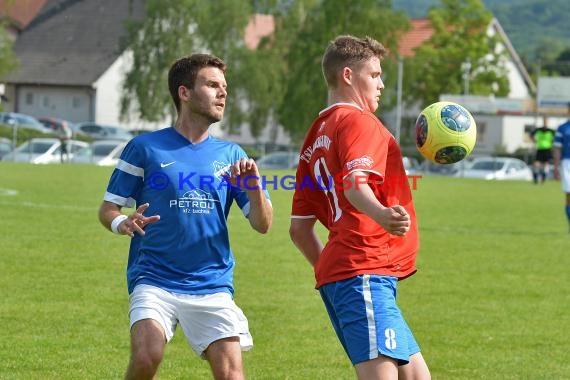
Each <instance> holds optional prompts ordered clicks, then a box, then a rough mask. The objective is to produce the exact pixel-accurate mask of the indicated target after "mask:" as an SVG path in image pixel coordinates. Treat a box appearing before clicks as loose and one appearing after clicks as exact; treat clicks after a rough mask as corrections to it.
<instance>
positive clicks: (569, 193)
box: [554, 102, 570, 232]
mask: <svg viewBox="0 0 570 380" xmlns="http://www.w3.org/2000/svg"><path fill="white" fill-rule="evenodd" d="M568 113H569V114H570V102H569V103H568ZM554 178H556V179H560V180H562V190H563V191H564V193H566V206H565V210H566V218H568V224H569V226H570V119H568V120H567V121H566V122H565V123H564V124H562V125H560V126H559V127H558V129H557V130H556V134H555V135H554ZM569 232H570V231H569Z"/></svg>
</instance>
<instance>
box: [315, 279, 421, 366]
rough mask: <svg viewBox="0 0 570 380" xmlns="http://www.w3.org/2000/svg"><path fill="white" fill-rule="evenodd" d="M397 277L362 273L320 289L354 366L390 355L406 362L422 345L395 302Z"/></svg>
mask: <svg viewBox="0 0 570 380" xmlns="http://www.w3.org/2000/svg"><path fill="white" fill-rule="evenodd" d="M397 283H398V279H397V278H396V277H387V276H377V275H360V276H356V277H352V278H349V279H347V280H342V281H337V282H333V283H330V284H325V285H323V286H321V287H320V288H319V292H320V293H321V297H322V299H323V301H324V303H325V306H326V308H327V312H328V313H329V317H330V320H331V322H332V324H333V327H334V329H335V331H336V334H337V336H338V338H339V339H340V342H341V343H342V346H343V347H344V350H345V351H346V353H347V355H348V357H349V358H350V361H351V362H352V364H353V365H356V364H358V363H361V362H364V361H367V360H372V359H375V358H377V357H378V355H383V356H387V357H390V358H393V359H396V360H397V361H398V364H399V365H404V364H407V363H408V362H409V360H410V356H411V355H413V354H416V353H418V352H420V348H419V346H418V344H417V342H416V340H415V338H414V336H413V334H412V332H411V331H410V328H409V327H408V324H407V323H406V321H405V320H404V317H403V316H402V313H401V311H400V309H399V308H398V306H397V305H396V284H397Z"/></svg>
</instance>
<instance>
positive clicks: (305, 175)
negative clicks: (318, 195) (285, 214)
mask: <svg viewBox="0 0 570 380" xmlns="http://www.w3.org/2000/svg"><path fill="white" fill-rule="evenodd" d="M309 178H310V175H309V170H308V164H307V163H306V162H304V161H303V160H299V166H298V167H297V173H296V175H295V192H294V193H293V202H292V206H291V218H293V219H310V218H316V215H315V213H314V208H313V206H312V204H311V202H310V199H311V198H312V197H314V196H315V194H312V193H308V191H310V189H311V187H310V186H304V184H305V181H306V180H308V179H309ZM313 193H314V191H313Z"/></svg>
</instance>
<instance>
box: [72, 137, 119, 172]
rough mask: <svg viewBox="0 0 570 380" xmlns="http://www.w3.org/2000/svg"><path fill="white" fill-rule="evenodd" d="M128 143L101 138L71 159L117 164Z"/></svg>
mask: <svg viewBox="0 0 570 380" xmlns="http://www.w3.org/2000/svg"><path fill="white" fill-rule="evenodd" d="M126 145H127V142H126V141H117V140H99V141H95V142H93V143H91V144H90V145H89V146H88V147H85V148H83V149H81V150H79V151H78V152H77V153H76V154H75V155H74V156H73V158H72V159H71V162H73V163H76V164H95V165H99V166H115V165H117V161H118V160H119V157H120V156H121V153H122V152H123V149H124V148H125V146H126Z"/></svg>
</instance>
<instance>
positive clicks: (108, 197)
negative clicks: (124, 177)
mask: <svg viewBox="0 0 570 380" xmlns="http://www.w3.org/2000/svg"><path fill="white" fill-rule="evenodd" d="M103 200H105V201H107V202H111V203H114V204H116V205H119V206H123V207H128V208H133V207H135V206H136V204H137V202H136V201H135V200H134V199H133V198H124V197H121V196H118V195H116V194H113V193H109V192H108V191H106V192H105V196H104V197H103Z"/></svg>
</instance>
